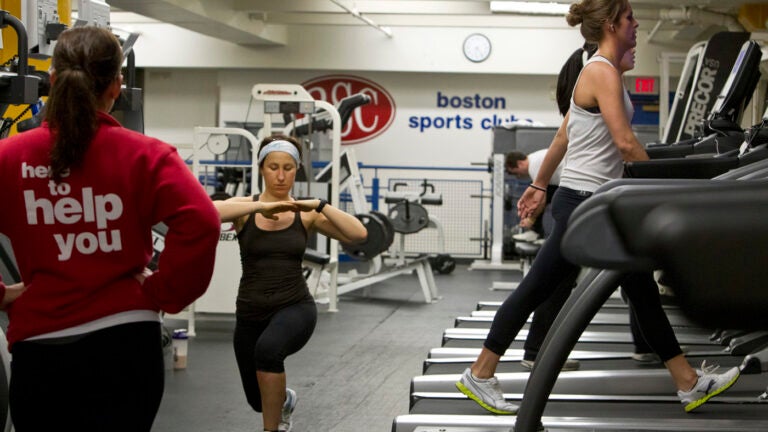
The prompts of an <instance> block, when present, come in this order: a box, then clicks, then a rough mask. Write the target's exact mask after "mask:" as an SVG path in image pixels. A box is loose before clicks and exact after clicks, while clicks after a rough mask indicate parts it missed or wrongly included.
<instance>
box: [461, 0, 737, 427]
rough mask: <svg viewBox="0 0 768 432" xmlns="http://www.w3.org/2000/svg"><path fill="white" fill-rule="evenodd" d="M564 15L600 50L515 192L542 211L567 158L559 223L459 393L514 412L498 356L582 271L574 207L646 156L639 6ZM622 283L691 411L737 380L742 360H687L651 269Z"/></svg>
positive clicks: (526, 212) (526, 205) (576, 8)
mask: <svg viewBox="0 0 768 432" xmlns="http://www.w3.org/2000/svg"><path fill="white" fill-rule="evenodd" d="M566 19H567V21H568V24H570V25H572V26H575V25H579V24H581V34H582V35H583V36H584V38H585V39H586V40H587V41H594V42H597V44H598V50H597V52H596V53H595V55H594V56H593V57H592V58H591V59H590V60H589V61H588V62H587V63H586V64H585V65H584V68H583V69H582V72H581V75H580V77H579V79H578V81H577V83H576V86H575V88H574V91H573V95H572V97H571V105H570V110H569V113H568V115H566V117H565V119H564V120H563V123H562V125H561V126H560V129H559V130H558V132H557V134H556V135H555V137H554V139H553V141H552V144H551V145H550V147H549V150H548V152H547V155H546V157H545V158H544V162H543V163H542V167H541V169H540V170H539V174H538V175H537V177H536V179H535V180H534V182H533V183H532V184H531V186H530V187H529V188H528V189H527V190H526V191H525V193H524V194H523V196H522V197H521V198H520V200H519V201H518V214H519V216H520V218H521V219H522V218H529V217H535V216H537V215H539V214H540V213H541V211H542V210H543V208H544V205H545V202H546V190H547V189H546V186H547V184H548V183H549V180H550V177H551V176H552V173H553V172H554V170H555V168H556V167H557V165H558V164H559V163H560V162H561V160H563V158H564V160H565V166H564V167H563V170H562V174H561V177H560V187H559V188H558V190H557V192H556V193H555V196H554V198H553V200H552V216H553V218H554V220H555V226H554V228H553V230H552V233H551V234H550V237H549V239H548V240H547V241H546V242H545V243H544V245H543V246H542V249H541V250H540V251H539V255H538V257H537V258H536V260H535V261H534V263H533V265H532V267H531V269H530V271H529V272H528V273H527V275H526V277H525V278H524V279H523V280H522V282H521V283H520V285H519V286H518V288H517V289H516V290H515V291H514V292H513V293H512V294H511V295H510V296H509V297H508V298H507V299H506V300H505V301H504V303H503V304H502V306H501V307H500V308H499V310H498V312H497V313H496V316H495V318H494V321H493V324H492V326H491V329H490V331H489V333H488V336H487V338H486V340H485V342H484V346H483V349H482V351H481V353H480V355H479V357H478V358H477V360H476V361H475V362H474V363H473V364H472V366H471V367H470V368H467V370H466V371H464V373H463V375H462V377H461V379H460V380H459V381H458V382H457V383H456V386H457V387H458V388H459V390H460V391H461V392H462V393H464V394H465V395H467V396H468V397H469V398H471V399H472V400H474V401H475V402H477V403H478V404H480V405H481V406H482V407H483V408H485V409H487V410H488V411H491V412H494V413H497V414H515V413H517V409H518V407H517V406H516V405H514V404H512V403H509V402H507V401H506V400H504V395H503V393H502V391H501V388H500V386H499V383H498V380H497V379H496V377H495V376H494V375H495V373H496V366H497V365H498V363H499V360H500V358H501V356H502V355H503V354H504V352H505V351H506V350H507V348H508V347H509V346H510V344H511V343H512V341H513V340H514V338H515V336H516V335H517V333H518V332H519V331H520V329H521V328H522V327H523V324H524V323H525V321H526V320H527V318H528V316H529V315H530V314H531V312H533V311H534V310H535V309H536V308H537V307H538V306H539V305H540V304H542V303H543V302H544V301H546V300H547V299H549V298H550V297H552V296H555V295H558V292H557V291H558V289H567V290H570V289H571V287H572V286H573V284H572V282H573V281H574V280H575V278H576V276H577V274H578V267H577V266H575V265H574V264H572V263H570V262H568V261H567V260H566V259H565V258H564V257H563V256H562V254H561V252H560V242H561V240H562V237H563V235H564V233H565V230H566V228H567V222H568V218H569V216H570V215H571V213H572V212H573V210H574V209H575V208H576V207H577V206H578V205H579V204H581V203H582V202H584V201H585V200H586V199H588V198H589V197H590V196H591V195H592V193H593V192H594V191H595V190H596V189H597V188H598V187H599V186H600V185H602V184H604V183H606V182H608V181H610V180H613V179H618V178H621V176H622V174H623V162H624V161H637V160H647V159H648V155H647V154H646V152H645V149H644V148H643V146H642V145H641V144H640V143H639V142H638V140H637V138H636V137H635V135H634V133H633V132H632V129H631V128H630V120H631V118H632V114H633V108H632V103H631V101H630V100H629V96H628V95H627V93H626V91H625V90H624V85H623V83H622V80H621V68H620V62H621V60H622V58H623V57H624V55H625V53H626V52H627V51H628V50H631V49H633V48H634V47H635V45H636V37H637V26H638V23H637V20H635V18H634V15H633V14H632V6H631V5H630V4H629V2H628V1H627V0H582V1H581V2H579V3H574V4H572V5H571V8H570V13H569V14H568V16H567V17H566ZM569 280H570V282H571V283H567V282H569ZM620 284H621V286H622V288H623V289H624V292H625V293H626V294H627V297H628V298H629V302H630V303H631V305H632V307H633V308H634V311H635V314H636V318H637V322H638V324H639V327H640V330H641V331H642V334H643V336H644V338H645V340H646V341H647V342H648V344H649V345H650V347H651V348H652V349H653V350H654V351H655V352H656V354H658V355H659V357H660V358H661V360H662V361H663V362H664V364H665V366H666V367H667V369H668V370H669V373H670V375H671V377H672V380H673V381H674V384H675V386H676V387H677V389H678V393H677V394H678V396H679V398H680V401H681V402H682V403H683V406H684V409H685V411H686V412H690V411H692V410H694V409H696V408H697V407H699V406H700V405H702V404H704V403H705V402H707V401H708V400H709V399H710V398H711V397H713V396H716V395H718V394H720V393H721V392H723V391H725V390H726V389H728V388H729V387H730V386H731V385H733V383H735V382H736V380H737V379H738V377H739V369H738V368H733V369H731V370H728V371H727V372H725V373H723V374H720V375H718V374H715V373H714V371H713V370H712V369H711V368H709V367H706V366H705V365H702V370H698V371H697V370H694V369H693V368H692V367H691V366H690V365H689V364H688V361H687V360H686V358H685V356H684V355H683V353H682V351H681V349H680V346H679V344H678V343H677V339H676V338H675V334H674V333H673V331H672V327H671V326H670V324H669V320H668V319H667V316H666V314H665V313H664V311H663V309H662V306H661V301H660V299H659V292H658V288H657V285H656V283H655V281H654V280H653V277H652V275H651V274H650V273H632V274H628V275H627V276H626V277H625V278H624V279H623V280H622V281H621V282H620Z"/></svg>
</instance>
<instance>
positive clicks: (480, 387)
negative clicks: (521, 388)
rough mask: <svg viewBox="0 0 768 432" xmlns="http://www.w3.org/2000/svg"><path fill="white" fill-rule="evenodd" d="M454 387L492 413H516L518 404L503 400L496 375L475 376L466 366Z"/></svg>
mask: <svg viewBox="0 0 768 432" xmlns="http://www.w3.org/2000/svg"><path fill="white" fill-rule="evenodd" d="M456 388H458V389H459V391H461V392H462V393H464V394H465V395H466V396H467V397H468V398H470V399H472V400H473V401H475V402H477V403H478V404H479V405H480V406H481V407H483V408H485V409H487V410H488V411H490V412H492V413H494V414H517V409H518V406H517V405H515V404H512V403H509V402H507V401H506V400H504V393H502V391H501V386H499V380H498V378H496V377H490V378H488V379H479V378H475V377H474V376H473V375H472V371H471V370H470V369H469V368H467V370H465V371H464V373H463V374H461V379H460V380H459V381H458V382H457V383H456Z"/></svg>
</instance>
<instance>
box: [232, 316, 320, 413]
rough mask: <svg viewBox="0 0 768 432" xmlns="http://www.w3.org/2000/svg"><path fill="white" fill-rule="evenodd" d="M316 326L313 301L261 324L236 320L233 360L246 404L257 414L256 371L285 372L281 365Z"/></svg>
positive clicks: (305, 341) (306, 339) (258, 398)
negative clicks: (238, 373) (235, 362)
mask: <svg viewBox="0 0 768 432" xmlns="http://www.w3.org/2000/svg"><path fill="white" fill-rule="evenodd" d="M315 324H317V306H316V305H315V302H314V301H310V302H302V303H296V304H293V305H290V306H287V307H285V308H283V309H280V310H279V311H277V312H275V313H274V315H272V316H271V317H270V318H268V319H265V320H261V321H248V320H243V319H240V318H238V319H237V323H236V324H235V336H234V346H235V359H236V360H237V367H238V369H239V370H240V380H241V381H242V383H243V390H245V397H246V399H247V400H248V404H249V405H250V406H251V407H252V408H253V409H254V410H256V411H258V412H261V391H260V390H259V382H258V380H257V379H256V371H262V372H274V373H282V372H285V366H284V364H283V362H284V361H285V358H286V357H288V356H289V355H291V354H293V353H295V352H297V351H298V350H300V349H301V348H302V347H304V345H306V343H307V342H308V341H309V338H310V337H312V333H313V332H314V331H315Z"/></svg>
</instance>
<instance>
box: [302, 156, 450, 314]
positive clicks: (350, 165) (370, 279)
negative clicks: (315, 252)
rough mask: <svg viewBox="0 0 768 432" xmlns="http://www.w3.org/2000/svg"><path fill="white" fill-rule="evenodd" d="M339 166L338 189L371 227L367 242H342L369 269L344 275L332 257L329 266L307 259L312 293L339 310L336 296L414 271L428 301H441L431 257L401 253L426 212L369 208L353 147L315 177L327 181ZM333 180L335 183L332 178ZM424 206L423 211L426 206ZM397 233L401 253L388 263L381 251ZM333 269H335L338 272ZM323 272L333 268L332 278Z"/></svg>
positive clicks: (422, 224) (355, 211)
mask: <svg viewBox="0 0 768 432" xmlns="http://www.w3.org/2000/svg"><path fill="white" fill-rule="evenodd" d="M336 167H339V172H340V173H343V177H340V178H339V181H340V183H339V187H338V190H339V191H342V190H345V191H347V192H348V193H349V195H350V197H351V201H352V207H353V210H354V213H355V215H356V216H357V217H358V218H359V219H360V220H361V222H363V224H364V225H365V227H366V229H367V230H368V238H367V239H366V241H365V242H364V243H362V244H356V245H342V247H343V249H344V251H345V252H346V253H347V254H348V255H349V256H351V257H353V258H357V259H359V260H362V262H364V263H367V264H368V271H367V272H365V273H360V272H358V271H357V270H355V269H353V270H350V271H348V272H346V273H343V274H342V273H339V272H338V259H337V261H336V262H334V261H333V260H332V259H331V261H330V262H329V263H328V264H327V269H326V268H324V267H326V266H325V265H322V264H318V263H316V262H313V261H310V260H305V262H304V264H305V265H306V266H307V267H308V268H309V269H310V276H309V278H308V280H307V284H308V285H309V289H310V292H311V293H312V294H313V295H314V296H315V298H316V299H317V298H323V297H324V296H327V298H328V301H329V310H330V311H337V310H338V306H337V305H338V303H337V302H338V300H337V298H338V296H339V295H341V294H345V293H348V292H351V291H354V290H357V289H360V288H366V287H369V286H371V285H373V284H376V283H378V282H381V281H384V280H387V279H391V278H393V277H395V276H399V275H401V274H410V273H413V272H414V271H415V272H416V275H417V276H418V279H419V285H420V286H421V291H422V293H423V294H424V300H425V302H426V303H432V302H434V301H437V300H439V299H440V296H439V295H438V291H437V285H436V284H435V279H434V276H433V275H432V267H431V264H430V261H429V257H427V256H426V255H424V256H418V257H415V258H406V257H405V254H404V253H403V252H402V251H403V250H404V242H405V237H404V236H405V234H406V232H405V231H408V230H412V229H414V228H415V227H417V226H420V228H423V227H425V226H426V225H427V222H428V220H427V219H426V218H425V215H421V214H420V213H419V214H417V213H416V211H415V210H414V212H413V213H410V212H406V211H403V212H402V213H401V214H400V215H399V216H396V218H395V219H392V218H390V217H388V216H386V215H384V214H382V213H380V212H376V211H369V209H368V202H367V200H366V198H365V189H364V187H363V183H362V181H361V177H360V173H359V170H358V164H357V160H356V158H355V154H354V151H353V150H352V149H347V150H345V151H344V152H343V153H342V154H341V156H340V158H339V159H336V160H334V161H333V162H331V163H329V164H328V165H327V166H326V167H325V168H324V169H323V170H322V171H321V172H320V173H318V175H317V176H316V177H315V180H316V181H318V182H321V181H325V180H327V179H328V172H329V171H331V172H332V171H333V170H334V169H337V168H336ZM331 181H332V182H333V180H331ZM334 186H335V184H334ZM405 205H408V204H405ZM419 207H421V206H419ZM411 208H414V209H415V206H413V205H412V206H411ZM421 208H422V210H423V207H421ZM390 214H392V213H390ZM420 228H419V229H420ZM411 232H416V231H411ZM395 233H398V234H399V235H400V248H399V250H400V253H399V254H397V256H396V258H395V259H394V260H391V262H385V260H384V258H383V257H382V253H383V252H386V251H387V250H388V249H389V247H390V246H391V245H392V243H393V241H394V237H395ZM333 270H335V273H334V272H333ZM324 271H331V273H330V275H329V277H325V276H324V275H323V272H324Z"/></svg>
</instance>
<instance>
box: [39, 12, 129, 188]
mask: <svg viewBox="0 0 768 432" xmlns="http://www.w3.org/2000/svg"><path fill="white" fill-rule="evenodd" d="M122 64H123V51H122V49H121V47H120V43H119V42H118V40H117V38H116V37H115V36H114V35H113V34H112V33H110V32H109V31H108V30H106V29H102V28H96V27H78V28H73V29H71V30H67V31H65V32H63V33H61V35H59V38H58V41H57V43H56V48H54V50H53V60H52V67H53V70H54V73H55V77H56V79H55V81H54V82H53V83H52V85H51V92H50V96H49V97H48V102H47V103H46V108H45V117H46V119H47V120H48V124H49V125H50V128H51V131H52V134H53V141H54V142H53V148H52V149H51V173H52V177H53V179H54V180H55V181H59V180H61V178H62V177H63V176H64V175H66V172H67V171H68V170H69V168H70V167H72V166H76V165H78V164H79V163H80V162H82V160H83V157H84V155H85V152H86V150H88V146H89V145H90V143H91V140H92V139H93V137H94V135H95V134H96V130H97V129H98V117H97V111H98V109H99V106H98V103H99V98H100V97H101V96H102V95H103V94H104V92H105V91H107V89H108V88H109V86H110V85H111V84H112V83H114V82H115V80H116V79H118V78H119V76H120V67H121V65H122Z"/></svg>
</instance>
